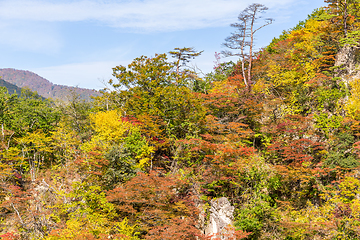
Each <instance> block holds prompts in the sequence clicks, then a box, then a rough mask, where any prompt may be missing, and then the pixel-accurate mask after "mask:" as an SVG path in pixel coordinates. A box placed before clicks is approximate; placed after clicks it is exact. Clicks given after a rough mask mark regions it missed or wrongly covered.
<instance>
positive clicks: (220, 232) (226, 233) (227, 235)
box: [205, 197, 234, 240]
mask: <svg viewBox="0 0 360 240" xmlns="http://www.w3.org/2000/svg"><path fill="white" fill-rule="evenodd" d="M233 214H234V207H233V206H231V204H230V202H229V200H228V199H227V198H225V197H222V198H219V199H215V200H212V201H211V208H210V220H209V224H208V225H207V227H206V229H205V234H206V235H207V236H212V237H211V239H215V238H216V239H224V240H225V239H233V234H232V232H231V230H230V229H229V227H231V226H232V224H233V218H234V217H233Z"/></svg>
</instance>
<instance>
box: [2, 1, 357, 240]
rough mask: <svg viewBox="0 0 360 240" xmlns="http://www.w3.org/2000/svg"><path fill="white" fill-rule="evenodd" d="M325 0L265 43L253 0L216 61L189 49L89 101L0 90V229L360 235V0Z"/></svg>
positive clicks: (62, 233) (107, 234) (149, 235)
mask: <svg viewBox="0 0 360 240" xmlns="http://www.w3.org/2000/svg"><path fill="white" fill-rule="evenodd" d="M325 2H326V7H324V8H320V9H315V10H314V11H313V12H312V13H311V14H309V15H308V18H307V19H305V20H304V21H301V22H299V24H298V25H297V26H294V27H293V28H292V29H289V30H286V31H284V32H283V33H282V34H281V35H280V36H279V37H277V38H274V39H273V40H272V42H271V43H269V44H268V46H266V47H264V48H262V49H260V50H257V48H256V46H255V41H254V39H255V37H256V34H257V33H258V31H262V30H263V28H266V27H267V25H269V24H271V23H272V21H273V19H265V18H261V16H262V14H263V13H264V12H265V11H266V10H267V8H266V6H264V5H261V4H252V5H250V6H248V7H247V8H246V9H244V10H243V11H242V12H241V13H240V15H239V17H238V19H237V20H236V19H235V20H234V22H235V23H234V24H232V25H231V27H232V29H233V30H234V31H233V32H232V33H229V37H228V38H226V39H224V49H226V50H225V51H224V52H222V53H217V54H216V55H215V59H216V62H215V66H214V69H213V71H212V72H211V73H207V74H200V71H198V69H196V68H193V67H192V65H191V62H192V61H193V59H196V57H197V56H199V55H200V54H201V53H202V52H201V51H197V50H196V49H194V48H192V47H184V48H175V49H173V50H170V51H169V52H168V53H158V54H154V56H152V57H147V56H140V57H138V58H136V59H134V60H133V61H132V62H131V63H130V64H129V65H127V66H121V65H120V66H115V67H114V68H113V79H111V80H109V82H108V83H107V87H106V88H104V89H103V90H102V91H101V94H99V96H96V97H93V99H92V100H91V101H85V100H82V99H81V98H80V97H79V95H77V94H76V93H70V95H69V96H70V97H69V99H70V101H69V102H66V103H63V102H60V101H58V100H56V101H55V100H51V99H45V98H43V97H40V96H39V95H37V94H36V93H34V92H31V91H30V90H28V89H23V90H22V92H21V94H18V95H17V94H9V93H8V91H7V89H6V88H5V87H1V88H0V124H1V130H0V131H1V132H0V150H1V152H0V178H1V181H0V206H1V208H0V238H1V239H4V240H10V239H29V240H30V239H44V240H62V239H63V240H65V239H78V240H82V239H87V240H91V239H118V240H120V239H121V240H125V239H129V240H140V239H152V240H155V239H158V240H160V239H161V240H162V239H164V240H165V239H169V240H170V239H188V240H192V239H193V240H201V239H203V240H205V239H208V240H215V239H219V240H220V239H229V240H230V239H233V240H235V239H254V240H256V239H284V240H302V239H360V179H359V177H360V51H359V48H360V15H359V14H360V2H359V0H326V1H325ZM275 20H276V19H275ZM229 56H231V59H234V57H235V58H236V59H237V60H236V61H227V60H228V59H229V58H227V57H229ZM217 199H225V200H223V201H226V202H228V203H229V204H230V205H231V207H229V209H231V210H232V211H231V216H229V219H231V223H230V224H228V225H227V226H222V227H221V229H220V230H221V231H218V232H211V231H209V230H208V227H207V226H209V224H210V223H211V221H212V219H213V217H212V215H211V214H212V213H214V210H213V209H214V208H215V207H214V202H216V200H217Z"/></svg>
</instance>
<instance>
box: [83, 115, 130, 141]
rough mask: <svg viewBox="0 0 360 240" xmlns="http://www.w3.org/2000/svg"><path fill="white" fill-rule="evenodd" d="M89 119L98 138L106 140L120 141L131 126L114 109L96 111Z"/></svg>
mask: <svg viewBox="0 0 360 240" xmlns="http://www.w3.org/2000/svg"><path fill="white" fill-rule="evenodd" d="M90 120H91V122H92V123H93V129H94V130H95V131H96V133H97V136H98V137H99V139H100V140H102V141H107V142H115V143H119V142H121V140H122V139H123V138H124V136H125V133H126V132H127V131H130V130H131V129H132V128H133V126H132V124H131V123H130V122H124V121H122V120H121V115H120V113H119V112H117V111H116V110H112V111H106V112H98V113H96V114H94V115H91V116H90Z"/></svg>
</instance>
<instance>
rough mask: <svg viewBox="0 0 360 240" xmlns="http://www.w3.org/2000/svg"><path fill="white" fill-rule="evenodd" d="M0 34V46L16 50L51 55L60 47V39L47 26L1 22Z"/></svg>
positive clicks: (52, 29)
mask: <svg viewBox="0 0 360 240" xmlns="http://www.w3.org/2000/svg"><path fill="white" fill-rule="evenodd" d="M0 32H1V34H0V44H1V45H6V46H10V47H12V48H15V49H16V50H27V51H30V52H41V53H47V54H49V53H50V54H51V53H56V52H58V51H59V50H60V49H61V47H62V41H61V37H60V36H59V34H58V33H57V32H56V31H55V29H54V28H51V27H50V26H48V25H47V24H42V23H38V24H35V25H34V24H31V23H28V22H21V23H19V22H18V21H3V22H2V24H0Z"/></svg>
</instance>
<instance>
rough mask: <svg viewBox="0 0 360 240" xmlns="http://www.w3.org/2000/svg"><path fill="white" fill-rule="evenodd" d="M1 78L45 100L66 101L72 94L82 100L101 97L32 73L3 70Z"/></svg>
mask: <svg viewBox="0 0 360 240" xmlns="http://www.w3.org/2000/svg"><path fill="white" fill-rule="evenodd" d="M0 76H1V77H2V79H4V80H5V81H6V82H9V83H11V84H13V85H16V86H17V87H19V88H23V87H27V88H29V89H30V90H31V91H34V92H37V93H38V94H39V95H40V96H43V97H44V98H52V99H61V100H66V99H67V97H68V96H69V95H71V92H74V93H77V94H78V95H79V96H80V98H81V99H85V100H90V99H91V96H99V93H98V92H97V91H95V90H90V89H85V88H79V87H69V86H64V85H58V84H53V83H51V82H50V81H48V80H47V79H45V78H42V77H40V76H39V75H37V74H35V73H33V72H30V71H24V70H16V69H12V68H3V69H0Z"/></svg>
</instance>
